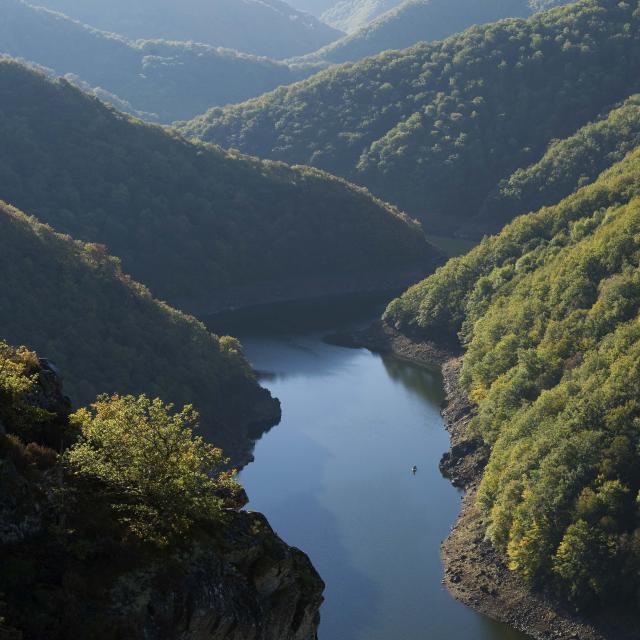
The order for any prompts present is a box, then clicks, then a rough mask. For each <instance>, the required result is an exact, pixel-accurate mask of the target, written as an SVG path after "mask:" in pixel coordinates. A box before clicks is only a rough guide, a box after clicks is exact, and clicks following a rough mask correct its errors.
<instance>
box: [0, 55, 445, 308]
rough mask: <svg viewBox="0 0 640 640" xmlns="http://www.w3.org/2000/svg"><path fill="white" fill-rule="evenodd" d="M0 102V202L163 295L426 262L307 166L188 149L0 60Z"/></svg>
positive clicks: (354, 275) (386, 218)
mask: <svg viewBox="0 0 640 640" xmlns="http://www.w3.org/2000/svg"><path fill="white" fill-rule="evenodd" d="M0 101H1V104H2V110H1V111H0V136H2V139H3V140H4V144H3V145H2V147H0V185H2V190H1V193H0V195H1V196H2V197H3V198H4V199H5V200H6V201H8V202H11V203H12V204H15V205H16V206H18V207H20V208H21V209H23V210H25V211H28V212H29V213H31V214H33V215H35V216H37V217H38V218H39V219H40V220H41V221H43V222H46V223H49V224H51V225H52V226H53V227H54V228H55V229H56V230H57V231H61V232H64V233H69V234H71V235H72V236H73V237H75V238H77V239H79V240H84V241H89V242H99V243H102V244H105V245H106V246H107V247H108V250H109V252H110V253H112V254H114V255H117V256H118V257H119V258H121V259H122V261H123V265H124V267H125V270H126V271H127V272H128V273H131V275H132V276H133V277H135V278H136V279H137V280H139V281H141V282H144V283H145V284H146V285H148V286H149V287H150V288H151V290H152V292H153V293H154V294H155V295H157V296H159V297H161V298H163V299H169V300H172V301H176V300H178V299H180V301H191V302H194V303H195V302H201V303H203V304H205V303H206V304H210V305H211V306H212V307H219V306H224V305H225V304H232V303H233V296H235V295H236V293H237V290H238V287H242V286H244V287H248V288H251V287H254V288H256V290H257V293H262V291H263V288H264V285H265V283H273V282H276V283H280V284H279V286H284V284H283V283H284V282H285V281H286V280H287V279H295V280H296V281H297V282H299V283H302V284H306V287H307V289H308V287H309V285H310V283H311V282H312V281H320V284H319V285H318V286H321V281H322V280H323V279H327V278H334V279H335V280H338V281H339V282H340V283H342V284H344V283H346V282H347V281H348V280H349V279H354V280H357V279H358V278H359V277H367V278H368V277H370V276H371V274H372V273H377V274H379V275H382V276H384V274H385V273H389V274H393V273H400V272H406V271H407V270H415V269H418V270H422V269H424V268H426V267H427V266H428V265H430V264H431V261H432V259H433V258H434V256H435V252H434V250H433V249H432V248H431V247H430V245H428V244H427V242H426V240H425V237H424V234H423V233H422V231H421V229H420V228H419V226H418V225H416V224H415V223H413V222H412V221H410V220H409V219H408V218H407V217H406V216H404V215H403V214H401V213H400V212H398V211H397V210H396V209H393V208H391V207H389V206H388V205H385V204H384V203H382V202H380V201H378V200H374V199H373V198H372V197H371V196H370V195H369V194H368V193H367V192H366V191H365V190H363V189H361V188H357V187H354V186H352V185H349V184H348V183H346V182H344V181H343V180H340V179H338V178H334V177H332V176H329V175H327V174H324V173H322V172H319V171H317V170H316V169H310V168H305V167H298V168H290V167H288V166H286V165H284V164H282V163H274V162H270V163H269V162H263V161H260V160H257V159H254V158H248V157H243V156H240V155H239V154H237V153H228V152H224V151H222V150H220V149H218V148H216V147H213V146H211V145H204V144H192V143H189V142H187V141H185V140H184V139H182V138H180V137H179V136H177V135H176V134H173V133H171V132H168V131H165V130H163V129H161V128H159V127H156V126H152V125H145V124H143V123H141V122H139V121H135V120H133V119H131V118H129V117H128V116H125V115H122V114H119V113H117V112H115V111H113V110H112V109H110V108H108V107H106V106H105V105H103V104H102V103H101V102H99V101H98V100H96V99H95V98H91V97H88V96H86V95H83V94H82V93H81V92H80V91H78V90H77V89H75V88H73V87H71V86H70V85H69V84H68V83H67V82H65V81H59V82H50V81H48V80H46V79H45V78H44V77H43V76H41V75H40V74H38V73H35V72H33V71H31V70H29V69H26V68H25V67H24V66H22V65H19V64H16V63H12V62H8V61H6V60H5V61H3V62H2V61H0ZM396 284H397V283H396ZM227 294H228V295H229V296H231V298H230V299H228V298H224V300H223V299H222V298H223V297H224V296H226V295H227ZM246 298H247V301H248V302H251V301H252V293H251V291H250V290H248V292H247V293H246ZM247 301H245V302H247Z"/></svg>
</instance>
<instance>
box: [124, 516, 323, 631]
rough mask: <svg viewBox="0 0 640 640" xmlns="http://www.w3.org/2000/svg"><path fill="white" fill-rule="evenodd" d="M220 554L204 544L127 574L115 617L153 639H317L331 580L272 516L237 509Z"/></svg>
mask: <svg viewBox="0 0 640 640" xmlns="http://www.w3.org/2000/svg"><path fill="white" fill-rule="evenodd" d="M232 517H233V523H232V524H231V526H230V527H229V529H228V530H227V532H226V535H225V539H224V541H223V542H222V545H223V549H224V550H223V552H222V553H219V552H216V551H213V550H210V549H207V548H204V547H202V546H199V547H198V548H196V549H195V550H194V551H193V553H192V554H191V555H190V556H189V557H188V558H185V557H182V558H181V559H180V565H181V569H180V571H179V573H176V568H175V566H174V567H167V566H166V565H165V566H158V567H156V568H153V569H151V570H149V569H146V570H144V571H139V572H136V573H135V574H129V575H126V576H123V577H122V578H121V579H120V580H119V581H118V582H117V583H116V584H115V586H114V588H113V590H112V593H113V602H114V605H113V617H114V619H118V618H119V619H120V622H121V623H122V624H123V626H129V629H131V628H132V627H134V628H136V629H137V633H135V636H134V637H136V638H137V637H140V638H145V639H148V640H316V638H317V629H318V625H319V622H320V616H319V609H320V605H321V604H322V601H323V598H322V592H323V590H324V583H323V582H322V580H321V579H320V577H319V576H318V574H317V573H316V571H315V569H314V568H313V566H312V565H311V562H310V561H309V559H308V558H307V556H306V555H305V554H304V553H302V552H301V551H299V550H298V549H295V548H292V547H289V546H288V545H286V544H285V543H284V542H283V541H282V540H280V538H278V537H277V536H276V535H275V533H274V532H273V530H272V529H271V527H270V526H269V524H268V522H267V520H266V519H265V517H264V516H262V515H261V514H258V513H247V512H239V513H234V514H233V516H232Z"/></svg>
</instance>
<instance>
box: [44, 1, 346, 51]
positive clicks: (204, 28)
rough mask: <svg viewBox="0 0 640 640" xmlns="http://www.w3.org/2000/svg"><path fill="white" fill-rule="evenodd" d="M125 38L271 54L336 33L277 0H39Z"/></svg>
mask: <svg viewBox="0 0 640 640" xmlns="http://www.w3.org/2000/svg"><path fill="white" fill-rule="evenodd" d="M37 5H38V6H43V7H46V8H47V9H54V10H55V11H61V12H62V13H64V14H66V15H67V16H69V17H71V18H75V19H76V20H80V21H81V22H84V23H86V24H90V25H92V26H94V27H97V28H98V29H104V30H105V31H112V32H114V33H119V34H121V35H123V36H126V37H128V38H145V39H158V38H160V39H163V40H182V41H192V42H201V43H203V44H208V45H212V46H214V47H227V48H229V49H237V50H238V51H243V52H245V53H252V54H255V55H259V56H270V57H272V58H288V57H291V56H298V55H303V54H305V53H309V52H311V51H315V50H316V49H319V48H320V47H322V46H324V45H325V44H328V43H329V42H332V41H333V40H335V39H336V38H338V37H340V35H341V32H340V31H338V30H336V29H333V28H332V27H330V26H328V25H326V24H325V23H323V22H321V21H320V20H318V19H316V18H314V17H313V16H311V15H310V14H308V13H301V12H299V11H296V10H295V9H292V8H291V7H290V6H289V5H287V4H286V3H285V2H282V0H242V1H241V2H239V1H238V0H215V2H211V1H210V0H180V2H174V1H173V0H136V2H127V1H126V0H110V1H109V2H104V0H38V2H37Z"/></svg>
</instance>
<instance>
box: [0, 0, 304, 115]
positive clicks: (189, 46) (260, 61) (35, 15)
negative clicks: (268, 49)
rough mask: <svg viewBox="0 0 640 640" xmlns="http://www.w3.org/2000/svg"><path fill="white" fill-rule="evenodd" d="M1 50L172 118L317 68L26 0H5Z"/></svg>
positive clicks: (136, 108) (0, 2) (140, 110)
mask: <svg viewBox="0 0 640 640" xmlns="http://www.w3.org/2000/svg"><path fill="white" fill-rule="evenodd" d="M0 53H6V54H8V55H10V56H14V57H19V58H23V59H25V60H29V61H32V62H35V63H37V64H40V65H43V66H44V67H47V68H50V69H52V70H53V71H54V72H55V73H56V74H57V75H66V74H68V75H69V79H70V80H71V81H76V77H78V79H79V80H80V81H84V82H86V83H88V85H89V86H90V87H99V88H100V89H101V90H104V91H108V92H109V93H112V94H114V95H115V96H117V97H118V98H120V99H122V100H124V101H126V102H128V103H129V105H130V110H131V111H132V112H134V113H136V114H138V115H140V116H144V117H145V118H146V119H150V120H156V121H160V122H167V123H168V122H172V121H174V120H184V119H187V118H192V117H193V116H195V115H197V114H198V113H202V112H203V111H205V110H206V109H208V108H209V107H212V106H214V105H225V104H229V103H232V102H239V101H241V100H246V99H248V98H252V97H255V96H258V95H260V94H262V93H264V92H265V91H270V90H271V89H274V88H275V87H277V86H279V85H284V84H290V83H291V82H294V81H295V80H299V79H302V78H304V77H307V76H308V75H310V74H311V72H312V69H309V70H306V71H305V70H303V69H298V70H295V71H294V70H293V69H292V68H291V67H290V66H289V65H287V64H285V63H283V62H275V61H273V60H270V59H267V58H259V57H256V56H251V55H247V54H241V53H238V52H236V51H232V50H228V49H219V48H215V47H211V46H207V45H199V44H194V43H192V42H191V43H186V42H169V41H163V40H140V41H131V40H127V39H126V38H124V37H122V36H117V35H115V34H112V33H107V32H104V31H99V30H97V29H93V28H91V27H88V26H86V25H83V24H81V23H79V22H76V21H74V20H71V19H70V18H67V17H66V16H64V15H61V14H59V13H56V12H52V11H49V10H47V9H43V8H39V7H34V6H30V5H28V4H26V3H25V2H23V1H22V0H0ZM103 95H104V94H103ZM112 101H113V102H114V103H115V106H119V103H118V102H117V101H115V100H112Z"/></svg>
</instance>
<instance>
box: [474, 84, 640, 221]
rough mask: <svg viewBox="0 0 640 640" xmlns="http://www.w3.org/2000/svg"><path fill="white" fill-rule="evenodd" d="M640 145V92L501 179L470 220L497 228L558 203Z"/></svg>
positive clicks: (555, 142)
mask: <svg viewBox="0 0 640 640" xmlns="http://www.w3.org/2000/svg"><path fill="white" fill-rule="evenodd" d="M639 145H640V96H637V95H636V96H632V97H631V98H629V100H627V101H626V102H625V103H624V104H623V105H622V106H620V107H617V108H615V109H612V110H611V111H610V112H608V113H607V114H606V115H605V116H603V117H602V118H600V119H599V120H596V121H595V122H591V123H589V124H588V125H586V126H585V127H583V128H582V129H580V130H579V131H578V132H577V133H575V134H574V135H572V136H569V137H568V138H565V139H564V140H555V141H553V142H552V143H551V144H550V146H549V149H548V150H547V152H546V153H545V154H544V156H543V157H542V158H541V160H539V161H538V162H536V163H535V164H533V165H530V166H528V167H525V168H524V169H518V171H516V172H515V173H514V174H513V175H512V176H510V177H509V178H508V179H507V180H502V181H501V182H500V184H499V185H498V188H497V189H496V191H495V192H494V193H493V194H491V195H490V196H489V198H488V199H487V201H486V202H485V203H484V204H483V206H482V209H481V210H480V213H479V214H478V217H477V220H473V221H472V222H471V225H472V227H473V226H477V227H478V228H479V229H484V230H489V231H494V232H497V231H499V230H500V229H501V228H502V226H503V225H504V224H505V223H506V222H508V221H509V220H511V219H513V218H514V217H515V216H517V215H519V214H521V213H527V212H528V211H535V210H537V209H539V208H540V207H543V206H545V205H550V204H554V203H556V202H558V201H559V200H561V199H562V198H564V197H565V196H568V195H570V194H571V193H573V192H574V191H575V190H576V189H577V188H578V187H581V186H584V185H585V184H589V183H590V182H592V181H593V180H595V178H597V177H598V175H600V173H602V172H603V171H604V170H605V169H607V168H608V167H610V166H611V165H613V164H615V163H616V162H618V161H620V160H622V158H624V156H625V155H626V154H627V153H628V152H629V151H631V150H632V149H634V148H635V147H637V146H639ZM471 230H472V229H471Z"/></svg>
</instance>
